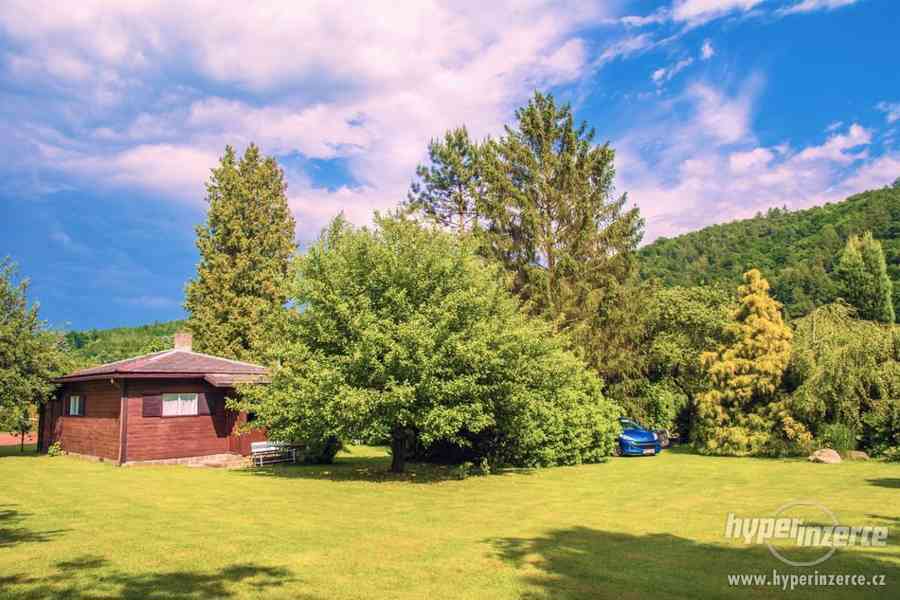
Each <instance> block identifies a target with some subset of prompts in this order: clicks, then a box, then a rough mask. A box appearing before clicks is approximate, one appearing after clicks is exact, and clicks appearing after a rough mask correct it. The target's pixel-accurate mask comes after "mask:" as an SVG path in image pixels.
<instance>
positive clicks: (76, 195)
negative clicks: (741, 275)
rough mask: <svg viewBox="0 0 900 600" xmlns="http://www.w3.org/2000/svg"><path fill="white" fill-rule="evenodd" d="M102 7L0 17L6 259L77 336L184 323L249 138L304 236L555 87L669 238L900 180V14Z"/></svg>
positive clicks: (7, 8) (710, 1) (397, 195)
mask: <svg viewBox="0 0 900 600" xmlns="http://www.w3.org/2000/svg"><path fill="white" fill-rule="evenodd" d="M102 4H103V3H100V2H92V1H83V2H79V3H72V4H68V5H67V7H66V10H64V11H63V10H59V9H58V8H54V7H53V4H51V3H49V2H34V1H30V2H27V1H23V2H16V1H12V2H5V3H3V4H2V5H0V96H2V99H0V135H2V137H3V145H2V147H0V177H2V185H0V255H10V256H11V257H12V258H13V259H14V260H15V261H17V262H18V263H19V266H20V270H21V272H22V274H23V275H26V276H27V277H29V278H30V279H31V282H32V287H31V296H32V298H33V299H35V300H38V301H39V302H40V304H41V311H42V316H43V317H44V318H45V319H46V320H48V321H49V322H50V323H51V325H53V326H56V327H66V328H69V327H70V328H79V329H80V328H87V327H112V326H121V325H134V324H141V323H145V322H150V321H154V320H168V319H173V318H179V317H181V316H183V311H182V308H181V304H182V300H183V289H184V284H185V282H186V281H187V280H188V279H189V278H190V277H192V276H193V273H194V268H195V264H196V262H197V258H198V257H197V252H196V249H195V248H194V243H193V240H194V227H195V226H196V224H197V223H199V222H201V221H202V220H203V218H204V200H203V191H204V182H205V180H206V179H207V177H208V174H209V169H210V167H212V166H213V165H214V164H215V162H216V160H217V158H218V156H220V155H221V153H222V150H223V148H224V146H225V144H229V143H230V144H233V145H235V146H237V147H238V148H239V149H242V148H243V147H245V146H246V145H247V144H248V143H249V142H250V141H256V142H257V143H258V144H259V145H260V146H261V147H262V148H263V150H264V151H265V152H267V153H269V154H273V155H275V156H277V157H278V159H279V161H280V162H281V164H282V166H283V167H284V169H285V172H286V175H287V178H288V182H289V190H288V195H289V199H290V203H291V207H292V210H293V211H294V214H295V216H296V218H297V221H298V228H297V239H298V241H299V242H300V243H301V244H302V243H305V242H308V241H309V240H311V239H313V238H315V236H316V234H317V232H318V231H319V230H320V229H321V227H322V226H323V225H324V224H325V223H327V221H328V220H329V219H330V218H331V217H333V216H334V215H335V214H337V213H338V212H339V211H343V212H344V213H345V214H346V215H347V216H348V218H350V219H351V220H352V221H354V222H356V223H359V224H365V223H367V222H368V221H369V219H370V218H371V215H372V212H373V211H374V210H378V209H386V208H390V207H392V206H394V205H396V204H397V203H398V202H399V201H401V200H402V199H403V198H404V197H405V194H406V190H407V188H408V186H409V182H410V178H411V176H412V175H413V173H414V170H415V166H416V164H417V163H419V162H421V161H422V160H423V158H424V152H425V148H426V145H427V142H428V140H429V139H430V138H432V137H436V136H440V135H441V134H442V133H443V132H444V131H445V130H447V129H448V128H450V127H454V126H457V125H459V124H465V125H467V126H468V128H469V130H470V132H472V133H473V134H474V135H475V136H477V137H483V136H487V135H496V134H497V133H498V132H500V131H502V125H503V124H504V123H506V122H509V121H510V120H511V116H512V113H513V111H514V110H515V108H516V107H517V106H519V105H521V104H522V103H523V102H525V101H526V100H527V98H528V97H529V95H530V94H531V93H532V92H533V90H535V89H540V90H544V91H551V92H553V93H554V94H556V95H557V96H558V97H559V98H561V99H563V100H565V101H568V102H571V103H572V105H573V106H574V107H575V110H576V113H577V116H578V117H579V118H580V119H584V120H587V121H588V122H589V123H590V124H591V125H593V126H594V127H595V128H596V130H597V135H598V139H599V140H601V141H605V140H609V141H610V143H611V144H612V145H613V147H614V148H615V149H616V151H617V168H618V176H617V182H616V183H617V188H618V190H619V191H622V192H627V193H628V195H629V198H630V201H631V202H633V203H636V204H637V205H638V206H640V208H641V211H642V212H643V214H644V215H645V217H646V219H647V235H646V238H645V239H646V240H648V241H649V240H652V239H654V238H656V237H658V236H661V235H665V236H672V235H677V234H679V233H682V232H685V231H689V230H692V229H696V228H699V227H703V226H705V225H708V224H711V223H716V222H722V221H728V220H732V219H735V218H742V217H748V216H752V215H753V214H754V213H756V212H757V211H760V210H765V209H766V208H768V207H771V206H785V205H786V206H788V207H790V208H804V207H808V206H812V205H816V204H821V203H824V202H829V201H836V200H840V199H842V198H844V197H846V196H848V195H850V194H852V193H855V192H857V191H862V190H865V189H870V188H873V187H880V186H882V185H885V184H887V183H890V182H891V181H893V179H894V178H896V177H898V176H900V141H898V138H900V136H898V130H900V69H898V58H897V57H898V56H900V41H898V40H900V34H898V32H900V3H897V2H894V1H893V0H778V1H776V0H674V2H673V1H670V2H648V1H633V2H628V1H625V0H622V1H613V2H593V3H588V2H578V3H565V2H547V3H542V2H522V1H518V2H509V3H505V2H496V3H484V2H471V3H469V2H448V3H440V2H427V1H420V2H409V3H403V2H390V3H385V4H379V3H377V2H367V3H363V2H357V3H352V4H351V5H350V6H352V8H347V7H346V6H344V7H342V6H339V5H338V3H336V2H304V3H296V2H283V3H263V2H260V3H222V2H207V1H197V2H192V3H190V8H185V7H184V6H182V5H181V4H179V3H176V2H138V1H134V2H119V3H114V4H109V5H108V6H106V7H104V6H102Z"/></svg>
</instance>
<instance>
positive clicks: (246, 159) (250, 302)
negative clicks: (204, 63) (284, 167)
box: [185, 144, 296, 360]
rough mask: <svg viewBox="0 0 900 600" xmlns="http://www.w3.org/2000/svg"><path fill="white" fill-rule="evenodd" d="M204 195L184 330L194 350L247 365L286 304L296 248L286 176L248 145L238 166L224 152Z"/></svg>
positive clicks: (230, 153)
mask: <svg viewBox="0 0 900 600" xmlns="http://www.w3.org/2000/svg"><path fill="white" fill-rule="evenodd" d="M206 190H207V196H206V199H207V202H208V203H209V210H208V213H207V218H206V223H204V224H202V225H200V226H198V227H197V247H198V248H199V250H200V264H199V266H198V268H197V276H196V277H195V278H194V279H193V280H192V281H191V282H189V283H188V286H187V293H186V300H185V308H186V309H187V311H188V313H189V314H190V317H189V321H188V326H189V328H190V329H191V331H192V332H193V333H194V340H195V347H196V349H197V350H200V351H204V352H210V353H215V354H218V355H221V356H226V357H230V358H235V359H239V360H250V359H253V358H254V357H255V355H256V354H257V353H258V344H259V342H260V341H261V340H262V339H263V338H264V337H265V334H264V332H265V329H266V327H267V324H268V323H270V322H271V321H272V319H273V318H275V317H277V313H278V312H279V311H281V310H283V309H284V306H285V303H286V302H287V298H288V296H287V285H286V282H287V279H288V265H289V262H290V259H291V256H292V255H293V254H294V251H295V248H296V245H295V242H294V229H295V223H294V218H293V216H291V212H290V209H289V207H288V202H287V196H286V193H285V192H286V184H285V182H284V176H283V173H282V171H281V169H280V168H279V166H278V163H277V162H276V161H275V159H274V158H271V157H265V156H263V155H262V154H261V152H260V150H259V148H258V147H257V146H255V145H254V144H251V145H250V146H249V147H248V148H247V150H246V151H245V152H244V155H243V157H241V159H240V160H238V158H237V156H236V155H235V152H234V149H233V148H231V146H228V147H227V148H226V149H225V155H224V156H223V157H222V159H221V161H220V162H219V165H218V167H216V168H215V169H213V171H212V176H211V177H210V180H209V182H208V183H207V184H206Z"/></svg>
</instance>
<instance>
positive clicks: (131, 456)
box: [37, 333, 268, 465]
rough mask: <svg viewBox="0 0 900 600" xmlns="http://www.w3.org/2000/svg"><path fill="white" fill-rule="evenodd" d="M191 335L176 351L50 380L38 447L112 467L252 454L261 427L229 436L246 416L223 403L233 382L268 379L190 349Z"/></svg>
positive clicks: (260, 371)
mask: <svg viewBox="0 0 900 600" xmlns="http://www.w3.org/2000/svg"><path fill="white" fill-rule="evenodd" d="M191 341H192V340H191V335H190V334H186V333H179V334H176V335H175V348H174V349H172V350H166V351H164V352H155V353H153V354H147V355H144V356H138V357H136V358H129V359H126V360H121V361H117V362H113V363H109V364H105V365H101V366H99V367H92V368H89V369H82V370H80V371H76V372H74V373H71V374H69V375H66V376H65V377H60V378H58V379H56V380H55V383H57V384H59V389H58V391H57V392H56V394H55V396H54V398H53V399H52V400H51V401H49V402H47V403H46V404H45V405H43V406H41V409H40V413H39V426H38V441H37V444H38V450H39V451H43V452H46V451H47V448H49V447H50V445H51V444H53V443H55V442H59V444H60V446H61V448H62V449H63V450H64V451H66V452H68V453H72V454H79V455H85V456H89V457H95V458H98V459H100V460H107V461H113V462H116V463H117V464H120V465H121V464H126V463H140V462H146V461H164V462H187V461H188V460H186V459H191V460H192V459H195V458H198V457H210V456H214V455H215V456H220V455H226V454H238V455H243V456H246V455H248V454H249V453H250V444H251V443H252V442H257V441H264V440H265V439H266V437H265V434H264V433H263V432H262V431H253V432H250V433H244V434H240V435H233V432H234V431H235V427H236V426H238V425H241V424H243V423H245V422H246V420H247V415H246V414H245V413H237V412H234V411H232V410H229V409H228V408H226V406H225V397H226V396H228V395H229V394H231V393H233V392H234V386H235V385H237V384H238V383H259V384H263V383H265V382H266V381H267V376H268V372H267V370H266V369H265V367H262V366H260V365H254V364H250V363H245V362H239V361H235V360H228V359H225V358H220V357H217V356H210V355H208V354H200V353H198V352H193V351H192V349H191Z"/></svg>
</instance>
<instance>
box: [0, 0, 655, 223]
mask: <svg viewBox="0 0 900 600" xmlns="http://www.w3.org/2000/svg"><path fill="white" fill-rule="evenodd" d="M608 10H610V9H609V8H598V7H596V6H593V5H589V4H586V3H577V2H575V3H541V2H535V3H533V4H524V5H523V4H521V3H519V2H514V1H512V0H510V1H509V2H498V3H488V4H485V3H476V2H471V3H443V2H431V1H429V2H425V1H423V2H414V3H400V4H397V5H385V4H380V3H366V2H359V3H355V4H354V5H353V8H352V10H348V9H347V8H346V7H345V6H340V5H337V4H335V3H333V2H328V1H324V0H323V1H320V2H305V3H302V4H298V3H295V4H269V3H253V4H250V5H245V4H231V3H224V4H223V3H221V2H214V1H211V0H201V1H198V2H195V3H191V4H190V5H189V8H186V7H185V6H184V5H183V4H181V3H175V2H162V3H156V2H133V3H120V4H114V5H109V4H107V3H103V2H99V1H93V2H92V1H85V2H79V3H78V4H77V5H73V6H71V7H67V10H65V11H51V10H46V7H42V6H40V5H38V4H36V3H33V2H26V1H21V2H9V3H6V4H4V5H3V6H2V7H0V32H2V35H4V36H6V37H7V38H9V39H10V40H12V41H13V42H14V44H13V46H12V47H14V48H15V53H14V54H12V55H7V56H6V57H5V64H6V67H7V68H8V69H13V70H15V73H16V77H17V80H18V81H22V82H26V81H27V82H28V85H29V86H30V87H32V88H33V89H34V90H37V91H38V92H40V91H41V90H44V91H46V92H47V93H45V94H43V97H44V98H46V100H45V101H46V102H47V103H48V105H47V107H46V108H47V110H46V111H42V112H41V113H40V114H39V115H38V116H36V117H35V118H36V119H41V122H31V123H21V124H19V123H17V124H14V125H15V127H16V130H17V131H19V132H20V134H22V132H24V135H27V138H28V140H29V142H30V144H31V145H32V146H33V147H35V148H38V149H39V153H38V156H37V157H36V158H37V159H38V160H39V161H40V162H42V163H43V164H46V165H48V166H49V168H53V169H57V170H61V171H63V172H65V173H69V174H74V175H76V176H78V177H80V178H83V179H84V181H85V183H87V182H89V181H93V182H95V183H96V184H100V185H121V186H140V187H143V188H147V189H152V190H155V191H159V192H163V193H165V194H170V195H174V196H176V197H179V198H189V199H194V200H199V198H202V193H203V183H204V181H205V180H206V179H207V177H208V173H209V168H210V167H211V166H213V165H214V164H215V162H216V160H217V157H218V156H219V155H220V154H221V152H222V149H223V147H224V145H225V144H226V143H232V144H234V145H236V146H238V147H241V146H243V145H245V144H246V143H247V142H249V141H251V140H254V141H257V142H258V143H259V144H260V145H261V147H262V149H263V151H265V152H268V153H278V154H292V153H296V152H299V153H302V154H304V155H306V156H308V157H315V158H323V159H331V158H341V159H344V160H346V165H347V168H348V169H349V171H350V173H351V175H352V177H353V179H354V180H356V181H357V182H358V183H359V185H358V187H355V188H352V189H351V188H340V189H338V190H335V191H330V192H329V191H327V190H323V189H318V188H315V187H314V186H313V185H312V183H311V181H310V180H309V178H308V177H307V176H306V175H305V174H302V173H293V174H291V181H290V187H289V194H290V199H291V203H292V205H293V206H294V207H295V211H296V212H297V214H298V220H299V221H300V228H301V235H308V234H309V233H310V232H315V231H317V230H318V228H319V227H321V226H322V225H323V224H324V223H325V222H327V220H328V218H329V217H330V216H332V215H334V214H336V213H337V212H338V211H339V210H341V209H344V210H345V212H346V213H348V215H350V216H352V218H353V219H354V220H356V221H357V222H365V221H368V219H369V217H370V214H371V211H372V210H373V209H376V208H389V207H392V206H394V205H396V203H398V202H399V201H401V200H403V199H404V198H405V195H406V190H407V187H408V185H409V181H410V178H411V176H412V174H413V173H414V169H415V165H416V164H417V163H418V162H420V161H421V160H423V158H424V153H425V150H426V146H427V143H428V140H429V139H431V138H432V137H435V136H438V135H441V134H442V133H443V132H444V131H445V130H446V129H448V128H450V127H454V126H458V125H460V124H463V123H465V124H466V125H467V126H468V127H469V129H470V132H471V133H472V134H473V135H474V136H476V137H482V136H484V135H486V134H488V133H491V132H496V131H498V130H499V128H500V126H501V125H502V124H503V123H504V122H507V121H508V120H509V119H510V117H511V113H512V110H513V108H514V107H516V106H517V105H519V104H521V103H522V102H523V101H524V100H526V99H527V97H528V95H529V94H530V93H531V91H532V90H533V89H535V88H542V89H546V88H548V87H552V86H555V85H560V84H566V83H572V82H576V81H578V80H580V79H581V77H582V76H583V75H584V74H585V73H586V72H588V71H590V70H591V69H593V68H596V67H597V65H598V64H599V62H602V61H603V60H613V59H614V58H616V57H619V56H627V55H629V54H631V53H635V52H639V51H641V50H642V49H643V48H646V47H648V46H650V45H651V40H650V38H649V37H642V36H634V37H633V38H630V39H626V40H623V41H622V42H620V43H619V44H618V45H616V46H615V47H613V48H610V49H608V51H607V52H606V53H604V56H602V57H601V58H600V59H598V60H597V61H594V62H591V61H590V60H589V59H588V53H587V50H586V48H585V44H584V42H583V41H582V40H581V39H580V38H579V31H581V30H582V29H583V28H584V27H586V26H590V24H591V23H598V22H600V21H601V20H602V19H604V18H606V17H609V16H612V15H610V14H609V13H608V12H606V11H608ZM598 61H599V62H598ZM50 114H52V116H53V119H55V122H54V121H53V120H50V122H51V123H53V124H52V125H50V124H48V123H47V122H44V121H45V120H46V119H47V117H48V115H50ZM63 131H65V132H66V133H65V134H64V135H63V134H62V133H60V132H63Z"/></svg>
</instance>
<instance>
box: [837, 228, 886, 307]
mask: <svg viewBox="0 0 900 600" xmlns="http://www.w3.org/2000/svg"><path fill="white" fill-rule="evenodd" d="M835 273H836V275H837V278H838V280H839V282H840V284H841V292H842V293H843V295H844V299H845V300H846V301H847V302H849V303H850V304H851V305H852V306H853V307H855V308H856V310H857V314H858V316H859V317H860V318H862V319H867V320H870V321H881V322H882V323H893V322H894V299H893V283H892V282H891V278H890V277H889V276H888V273H887V263H886V261H885V258H884V250H882V248H881V243H880V242H879V241H878V240H876V239H875V238H874V237H872V234H871V232H866V233H865V234H863V236H862V237H857V236H855V235H854V236H850V238H849V239H848V240H847V245H846V246H845V248H844V251H843V253H841V257H840V259H839V260H838V264H837V267H836V269H835Z"/></svg>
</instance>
